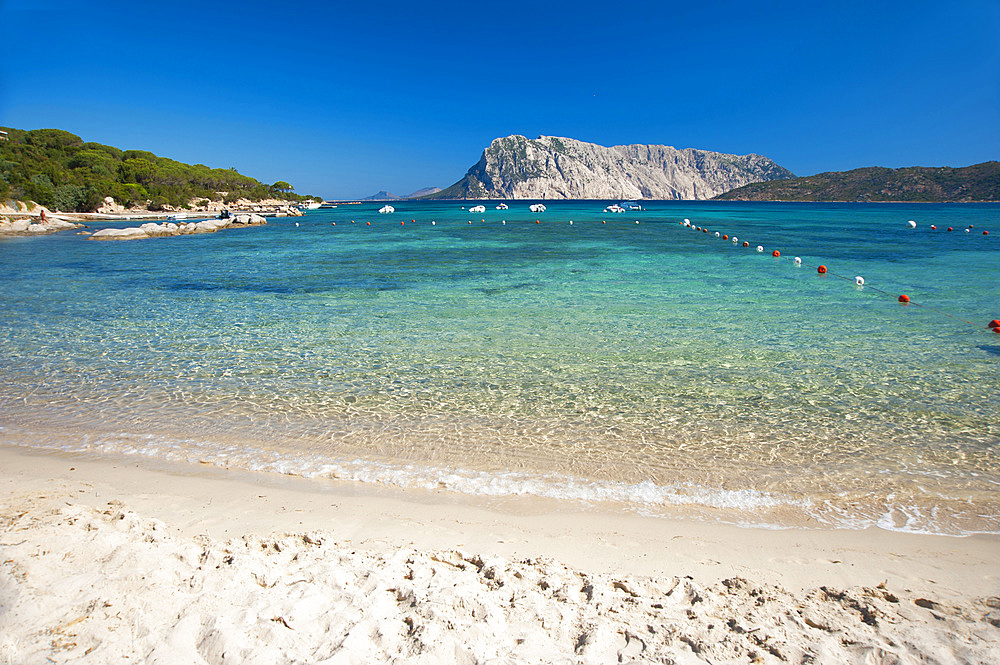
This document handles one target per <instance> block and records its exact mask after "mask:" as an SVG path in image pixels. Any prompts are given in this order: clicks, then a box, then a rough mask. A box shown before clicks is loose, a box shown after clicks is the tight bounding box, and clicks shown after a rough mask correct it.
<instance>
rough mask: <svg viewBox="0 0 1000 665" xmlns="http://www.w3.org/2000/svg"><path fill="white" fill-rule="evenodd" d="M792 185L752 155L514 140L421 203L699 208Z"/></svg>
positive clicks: (497, 144) (781, 171)
mask: <svg viewBox="0 0 1000 665" xmlns="http://www.w3.org/2000/svg"><path fill="white" fill-rule="evenodd" d="M792 177H794V174H792V172H791V171H789V170H788V169H785V168H783V167H781V166H778V165H777V164H776V163H774V162H773V161H772V160H770V159H768V158H767V157H762V156H760V155H753V154H751V155H729V154H725V153H721V152H710V151H708V150H695V149H693V148H685V149H683V150H678V149H677V148H673V147H671V146H667V145H619V146H612V147H605V146H600V145H596V144H594V143H584V142H583V141H577V140H575V139H569V138H560V137H556V136H540V137H538V138H537V139H528V138H525V137H524V136H518V135H515V136H508V137H505V138H499V139H494V140H493V142H492V143H490V146H489V147H488V148H487V149H486V150H485V151H483V156H482V157H481V158H480V160H479V163H477V164H476V165H475V166H473V167H472V168H470V169H469V171H468V172H467V173H466V174H465V177H464V178H462V179H461V180H460V181H458V182H457V183H455V184H454V185H452V186H451V187H449V188H447V189H444V190H441V191H440V192H438V193H436V194H433V195H431V196H429V197H425V198H463V199H465V198H468V199H618V198H622V199H683V200H704V199H710V198H713V197H715V196H718V195H719V194H722V193H723V192H727V191H729V190H731V189H734V188H736V187H741V186H743V185H747V184H749V183H754V182H763V181H768V180H777V179H781V178H792Z"/></svg>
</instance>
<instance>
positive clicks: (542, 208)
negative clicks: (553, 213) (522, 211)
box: [531, 203, 545, 212]
mask: <svg viewBox="0 0 1000 665" xmlns="http://www.w3.org/2000/svg"><path fill="white" fill-rule="evenodd" d="M531 212H545V206H544V205H542V204H541V203H532V204H531Z"/></svg>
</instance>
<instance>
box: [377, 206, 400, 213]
mask: <svg viewBox="0 0 1000 665" xmlns="http://www.w3.org/2000/svg"><path fill="white" fill-rule="evenodd" d="M378 211H379V212H380V213H382V214H383V215H385V214H388V213H390V212H396V209H395V208H393V207H392V206H391V205H384V206H382V207H381V208H379V209H378Z"/></svg>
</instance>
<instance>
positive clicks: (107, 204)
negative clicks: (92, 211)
mask: <svg viewBox="0 0 1000 665" xmlns="http://www.w3.org/2000/svg"><path fill="white" fill-rule="evenodd" d="M97 212H99V213H102V214H105V215H120V214H121V213H123V212H125V206H123V205H119V204H118V203H115V200H114V199H113V198H111V197H110V196H105V197H104V203H103V204H102V205H101V207H99V208H98V209H97Z"/></svg>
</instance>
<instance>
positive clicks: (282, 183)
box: [271, 180, 295, 194]
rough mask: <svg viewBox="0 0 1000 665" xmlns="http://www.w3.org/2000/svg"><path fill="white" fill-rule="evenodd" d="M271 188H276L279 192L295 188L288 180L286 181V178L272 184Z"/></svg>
mask: <svg viewBox="0 0 1000 665" xmlns="http://www.w3.org/2000/svg"><path fill="white" fill-rule="evenodd" d="M271 189H276V190H278V191H279V192H281V193H283V194H285V193H288V192H290V191H292V190H293V189H295V188H294V187H292V186H291V185H290V184H288V183H287V182H285V181H284V180H279V181H278V182H276V183H274V184H273V185H271Z"/></svg>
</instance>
